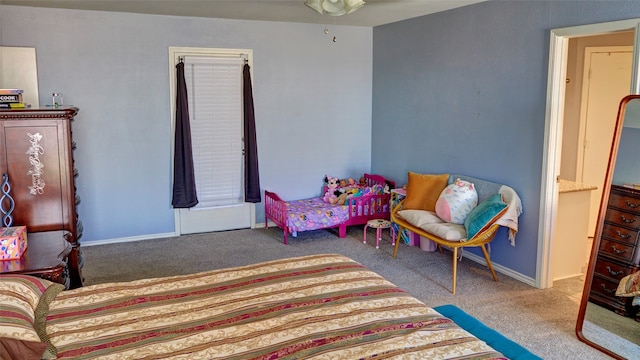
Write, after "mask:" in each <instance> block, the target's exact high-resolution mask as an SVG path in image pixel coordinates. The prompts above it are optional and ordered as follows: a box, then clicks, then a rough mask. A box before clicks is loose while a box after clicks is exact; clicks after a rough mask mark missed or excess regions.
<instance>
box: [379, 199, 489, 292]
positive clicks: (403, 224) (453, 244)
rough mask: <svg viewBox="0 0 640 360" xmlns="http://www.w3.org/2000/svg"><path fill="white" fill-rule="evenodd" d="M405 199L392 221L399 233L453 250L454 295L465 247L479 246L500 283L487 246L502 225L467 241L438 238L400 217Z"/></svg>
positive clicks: (396, 247) (396, 249)
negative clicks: (418, 236)
mask: <svg viewBox="0 0 640 360" xmlns="http://www.w3.org/2000/svg"><path fill="white" fill-rule="evenodd" d="M403 202H404V199H403V200H402V201H400V202H399V203H398V205H397V206H396V207H395V208H394V209H393V211H392V212H391V221H392V222H394V223H395V224H397V225H398V233H400V232H402V229H407V230H409V231H411V232H413V233H415V234H417V235H420V236H422V237H424V238H427V239H429V240H431V241H433V242H435V243H436V244H438V247H441V246H446V247H449V248H451V249H452V251H453V275H452V293H453V294H454V295H455V293H456V272H457V265H458V248H463V247H475V246H479V247H480V248H481V249H482V253H483V254H484V258H485V260H486V261H487V266H488V267H489V270H490V271H491V275H493V280H495V281H498V277H497V276H496V273H495V271H494V270H493V266H492V265H491V259H490V256H489V252H488V251H487V248H486V247H485V245H486V244H488V243H490V242H491V241H492V240H493V239H494V238H495V236H496V234H497V232H498V229H499V228H500V225H498V224H496V223H495V222H493V223H491V224H488V225H486V226H485V227H484V228H483V229H482V230H480V231H478V233H477V234H476V235H475V236H474V237H473V238H471V239H469V240H467V241H450V240H446V239H443V238H440V237H438V236H435V235H433V234H431V233H428V232H426V231H424V230H423V229H421V228H419V227H417V226H414V225H412V224H410V223H409V222H407V221H406V220H405V219H403V218H402V217H401V216H400V215H398V211H400V210H402V205H403V204H402V203H403ZM399 244H400V241H399V240H396V244H395V248H394V249H393V257H394V258H395V257H396V255H397V252H398V245H399Z"/></svg>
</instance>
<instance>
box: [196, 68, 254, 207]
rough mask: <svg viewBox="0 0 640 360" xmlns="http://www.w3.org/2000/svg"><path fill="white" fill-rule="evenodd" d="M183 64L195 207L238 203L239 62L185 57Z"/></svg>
mask: <svg viewBox="0 0 640 360" xmlns="http://www.w3.org/2000/svg"><path fill="white" fill-rule="evenodd" d="M184 64H185V82H186V84H187V95H188V99H189V120H190V122H191V141H192V146H193V163H194V168H195V178H196V191H197V193H198V201H199V203H198V205H197V206H196V208H201V209H202V208H210V207H216V206H228V205H235V204H240V203H243V202H244V188H243V186H244V180H243V176H244V171H243V170H244V161H243V154H242V151H243V142H242V136H243V132H242V130H243V126H242V125H243V120H242V65H243V59H241V58H229V57H201V56H197V57H195V56H194V57H189V56H187V57H185V60H184Z"/></svg>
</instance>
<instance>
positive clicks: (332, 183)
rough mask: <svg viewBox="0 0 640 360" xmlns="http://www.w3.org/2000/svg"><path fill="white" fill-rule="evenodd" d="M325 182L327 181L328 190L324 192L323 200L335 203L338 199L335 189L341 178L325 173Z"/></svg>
mask: <svg viewBox="0 0 640 360" xmlns="http://www.w3.org/2000/svg"><path fill="white" fill-rule="evenodd" d="M324 182H326V183H327V191H326V192H325V193H324V197H323V198H322V200H324V202H328V203H330V204H334V203H335V202H336V201H337V200H338V196H337V195H336V194H335V191H336V189H337V188H338V183H339V182H340V179H338V178H335V177H332V176H329V175H325V177H324Z"/></svg>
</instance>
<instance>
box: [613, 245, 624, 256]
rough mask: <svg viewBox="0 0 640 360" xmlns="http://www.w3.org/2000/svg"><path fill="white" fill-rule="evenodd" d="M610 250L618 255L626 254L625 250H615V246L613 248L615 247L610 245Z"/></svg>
mask: <svg viewBox="0 0 640 360" xmlns="http://www.w3.org/2000/svg"><path fill="white" fill-rule="evenodd" d="M611 250H612V251H613V252H614V253H616V254H618V255H621V254H624V253H626V252H627V250H626V249H625V250H618V248H616V246H615V245H611Z"/></svg>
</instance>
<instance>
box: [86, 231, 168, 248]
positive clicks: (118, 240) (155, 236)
mask: <svg viewBox="0 0 640 360" xmlns="http://www.w3.org/2000/svg"><path fill="white" fill-rule="evenodd" d="M174 236H178V235H177V234H176V233H174V232H171V233H161V234H149V235H140V236H130V237H124V238H116V239H105V240H96V241H84V242H82V241H81V242H80V244H81V246H83V247H84V246H93V245H107V244H118V243H128V242H132V241H142V240H153V239H159V238H168V237H174Z"/></svg>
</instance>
